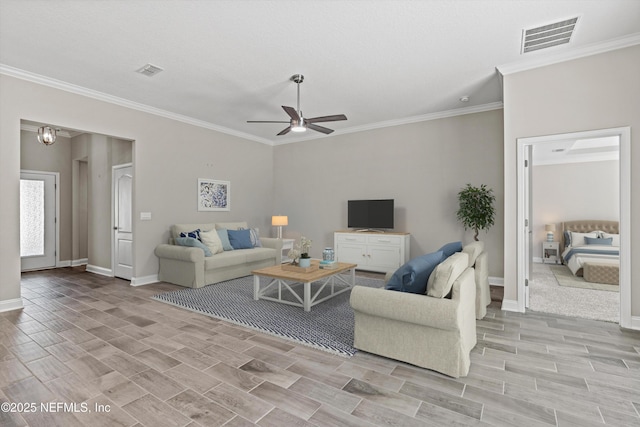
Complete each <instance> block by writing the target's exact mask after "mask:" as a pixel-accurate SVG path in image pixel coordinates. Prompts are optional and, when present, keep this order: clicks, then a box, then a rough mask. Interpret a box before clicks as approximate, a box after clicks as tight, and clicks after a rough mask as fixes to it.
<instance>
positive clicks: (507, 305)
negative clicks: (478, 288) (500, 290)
mask: <svg viewBox="0 0 640 427" xmlns="http://www.w3.org/2000/svg"><path fill="white" fill-rule="evenodd" d="M502 310H504V311H515V312H516V313H523V311H520V308H519V307H518V301H516V300H512V299H503V300H502Z"/></svg>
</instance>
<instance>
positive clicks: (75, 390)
mask: <svg viewBox="0 0 640 427" xmlns="http://www.w3.org/2000/svg"><path fill="white" fill-rule="evenodd" d="M174 289H178V287H177V286H173V285H169V284H164V283H163V284H154V285H148V286H142V287H138V288H134V287H130V286H129V285H128V282H126V281H123V280H119V279H112V278H105V277H102V276H97V275H94V274H91V273H86V272H84V270H83V269H82V268H64V269H56V270H48V271H42V272H32V273H25V274H24V275H23V276H22V297H23V300H24V304H25V307H24V309H22V310H15V311H11V312H5V313H0V403H2V404H3V406H2V409H3V410H2V411H0V425H1V426H24V425H29V426H47V427H49V426H65V427H67V426H91V427H95V426H150V427H151V426H187V425H188V426H199V425H202V426H222V425H224V426H229V427H231V426H249V425H254V424H256V425H260V426H278V427H280V426H298V425H300V426H306V425H309V426H311V425H315V426H343V425H344V426H370V425H384V426H414V425H415V426H424V425H427V426H443V425H447V426H449V425H465V426H466V425H517V426H519V427H524V426H526V427H528V426H545V425H547V426H548V425H558V426H582V427H584V426H595V425H603V424H604V425H615V426H638V425H640V416H639V412H640V332H634V331H628V330H623V329H621V328H620V327H619V326H618V325H617V324H612V323H605V322H597V321H586V320H578V319H573V318H567V317H562V316H553V315H543V314H538V313H536V314H534V313H528V314H526V315H522V314H516V313H509V312H502V311H501V310H500V309H499V304H497V303H492V305H491V307H490V310H489V314H488V315H487V317H486V318H485V319H484V320H482V321H479V322H478V325H477V332H478V345H477V346H476V348H475V349H474V350H473V351H472V363H471V371H470V373H469V376H468V377H466V378H461V379H452V378H449V377H446V376H444V375H440V374H438V373H435V372H432V371H429V370H425V369H420V368H417V367H414V366H411V365H407V364H404V363H400V362H396V361H393V360H389V359H385V358H382V357H378V356H375V355H372V354H367V353H363V352H359V353H358V354H356V355H355V356H354V357H353V358H351V359H347V358H342V357H339V356H333V355H330V354H328V353H324V352H321V351H316V350H312V349H309V348H307V347H304V346H299V345H294V344H292V343H291V342H288V341H284V340H280V339H276V338H274V337H271V336H267V335H263V334H260V333H257V332H254V331H252V330H248V329H245V328H242V327H238V326H235V325H232V324H229V323H226V322H223V321H220V320H216V319H212V318H209V317H206V316H202V315H198V314H195V313H192V312H190V311H185V310H182V309H179V308H176V307H172V306H169V305H167V304H162V303H159V302H156V301H153V300H151V299H149V297H150V296H152V295H154V294H156V293H159V292H163V291H169V290H174ZM41 403H44V404H45V405H46V406H44V407H42V406H40V404H41ZM6 404H9V406H8V408H9V409H10V410H14V412H11V411H7V410H6V409H7V406H6ZM31 404H34V405H31ZM65 404H66V406H65ZM18 409H20V411H19V412H16V411H15V410H18Z"/></svg>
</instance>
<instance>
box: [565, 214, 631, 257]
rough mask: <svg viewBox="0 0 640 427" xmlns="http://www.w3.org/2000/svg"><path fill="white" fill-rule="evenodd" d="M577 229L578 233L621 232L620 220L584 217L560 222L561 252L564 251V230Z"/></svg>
mask: <svg viewBox="0 0 640 427" xmlns="http://www.w3.org/2000/svg"><path fill="white" fill-rule="evenodd" d="M565 231H575V232H577V233H589V232H590V231H604V232H605V233H610V234H620V223H619V222H618V221H604V220H592V219H583V220H579V221H565V222H562V223H560V233H561V234H560V236H561V237H560V253H563V252H564V248H565V243H564V232H565Z"/></svg>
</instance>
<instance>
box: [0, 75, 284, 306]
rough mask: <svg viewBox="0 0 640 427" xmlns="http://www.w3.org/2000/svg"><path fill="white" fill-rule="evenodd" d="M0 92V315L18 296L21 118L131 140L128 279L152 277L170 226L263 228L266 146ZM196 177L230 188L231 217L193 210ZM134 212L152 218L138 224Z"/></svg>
mask: <svg viewBox="0 0 640 427" xmlns="http://www.w3.org/2000/svg"><path fill="white" fill-rule="evenodd" d="M0 93H2V96H1V97H0V200H3V203H2V204H1V205H0V222H1V223H3V224H5V225H6V227H7V232H6V233H5V235H4V236H3V237H4V240H3V244H2V245H0V277H2V281H1V283H0V309H3V308H7V307H12V304H17V303H18V301H19V298H20V251H19V246H20V234H19V222H20V220H19V218H20V217H19V186H18V182H19V179H20V167H21V165H20V145H21V144H20V121H21V119H24V120H31V121H35V122H43V123H51V124H53V125H57V126H60V127H62V128H65V129H77V130H81V131H88V132H91V133H95V134H101V135H112V136H113V137H115V138H118V139H125V140H130V141H135V142H134V143H133V151H134V152H133V163H134V174H135V178H134V190H133V191H134V202H133V209H134V224H133V228H134V233H135V243H134V263H135V270H134V278H143V279H144V278H146V277H153V276H154V275H157V272H158V260H157V258H156V256H155V255H154V253H153V250H154V249H155V247H156V246H157V245H158V244H159V243H162V242H165V241H166V240H167V238H168V235H169V233H168V230H169V227H170V225H171V224H173V223H176V222H209V221H210V222H215V221H234V220H246V221H248V222H249V223H250V224H252V225H254V226H257V227H260V228H261V229H262V230H269V229H270V219H271V217H270V216H271V214H272V211H273V209H272V206H273V173H272V172H273V148H272V147H270V146H267V145H264V144H260V143H257V142H252V141H247V140H246V139H243V138H240V137H235V136H231V135H227V134H222V133H220V132H217V131H214V130H211V129H205V128H202V127H197V126H195V125H190V124H187V123H183V122H180V121H176V120H172V119H170V118H166V117H160V116H156V115H151V114H148V113H144V112H141V111H134V110H131V109H129V108H125V107H122V106H118V105H115V104H110V103H106V102H102V101H99V100H96V99H93V98H90V97H86V96H82V95H80V94H74V93H71V92H65V91H62V90H59V89H55V88H51V87H47V86H42V85H39V84H36V83H32V82H28V81H25V80H21V79H16V78H13V77H8V76H6V75H0ZM51 99H55V100H56V102H55V103H51V102H50V100H51ZM198 178H216V179H223V180H228V181H230V182H231V202H232V206H231V211H230V212H197V210H196V207H197V190H196V187H197V180H198ZM141 211H142V212H151V213H152V216H153V217H152V220H151V221H140V220H139V218H140V212H141ZM69 256H71V255H69Z"/></svg>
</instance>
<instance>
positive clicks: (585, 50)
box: [496, 33, 640, 76]
mask: <svg viewBox="0 0 640 427" xmlns="http://www.w3.org/2000/svg"><path fill="white" fill-rule="evenodd" d="M637 44H640V33H634V34H631V35H628V36H624V37H619V38H616V39H611V40H609V41H606V42H602V43H594V44H591V45H587V46H584V47H581V48H576V49H574V50H570V51H566V52H561V53H555V54H552V55H545V56H540V57H538V58H531V59H523V60H522V61H518V62H512V63H510V64H504V65H500V66H497V67H496V69H497V70H498V73H500V75H502V76H506V75H508V74H514V73H519V72H522V71H527V70H532V69H535V68H540V67H546V66H547V65H553V64H557V63H560V62H566V61H571V60H574V59H579V58H584V57H586V56H591V55H597V54H600V53H605V52H610V51H612V50H618V49H624V48H626V47H631V46H635V45H637Z"/></svg>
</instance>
